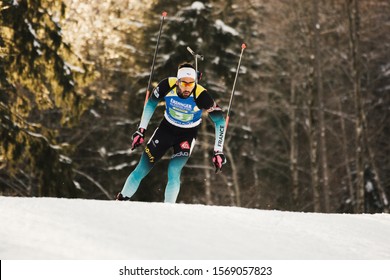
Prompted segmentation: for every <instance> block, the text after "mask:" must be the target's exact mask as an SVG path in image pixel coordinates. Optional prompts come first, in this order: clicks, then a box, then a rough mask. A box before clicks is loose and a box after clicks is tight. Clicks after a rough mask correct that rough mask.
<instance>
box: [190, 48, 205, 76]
mask: <svg viewBox="0 0 390 280" xmlns="http://www.w3.org/2000/svg"><path fill="white" fill-rule="evenodd" d="M187 51H189V52H190V54H192V56H193V57H194V58H195V71H196V82H198V58H200V60H203V59H204V56H203V55H200V54H197V53H196V52H194V51H193V50H192V49H191V48H190V47H188V46H187Z"/></svg>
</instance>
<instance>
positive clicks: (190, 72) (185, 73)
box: [177, 67, 196, 80]
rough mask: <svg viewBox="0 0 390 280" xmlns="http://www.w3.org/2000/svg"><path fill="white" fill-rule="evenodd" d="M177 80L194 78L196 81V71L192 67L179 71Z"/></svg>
mask: <svg viewBox="0 0 390 280" xmlns="http://www.w3.org/2000/svg"><path fill="white" fill-rule="evenodd" d="M177 78H178V79H181V78H193V79H194V80H196V71H195V69H194V68H191V67H183V68H180V69H179V70H177Z"/></svg>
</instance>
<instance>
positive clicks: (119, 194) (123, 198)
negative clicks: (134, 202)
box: [116, 192, 130, 201]
mask: <svg viewBox="0 0 390 280" xmlns="http://www.w3.org/2000/svg"><path fill="white" fill-rule="evenodd" d="M116 200H117V201H128V200H130V197H127V196H123V195H122V194H121V193H120V192H119V193H118V194H117V195H116Z"/></svg>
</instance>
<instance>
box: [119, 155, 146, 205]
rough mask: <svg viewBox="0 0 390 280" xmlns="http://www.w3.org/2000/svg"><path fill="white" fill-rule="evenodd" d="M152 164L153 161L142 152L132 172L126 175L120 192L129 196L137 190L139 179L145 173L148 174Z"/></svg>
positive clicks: (143, 176)
mask: <svg viewBox="0 0 390 280" xmlns="http://www.w3.org/2000/svg"><path fill="white" fill-rule="evenodd" d="M153 165H154V163H151V162H150V161H149V159H148V156H147V155H146V153H145V152H143V153H142V156H141V159H140V161H139V163H138V165H137V167H136V168H135V169H134V170H133V172H131V174H130V175H129V177H127V179H126V182H125V185H124V186H123V189H122V191H121V194H122V195H123V196H124V197H129V198H131V197H132V196H133V195H134V194H135V192H136V191H137V189H138V187H139V184H140V183H141V180H142V179H143V178H145V176H146V175H148V173H149V171H150V170H151V169H152V167H153Z"/></svg>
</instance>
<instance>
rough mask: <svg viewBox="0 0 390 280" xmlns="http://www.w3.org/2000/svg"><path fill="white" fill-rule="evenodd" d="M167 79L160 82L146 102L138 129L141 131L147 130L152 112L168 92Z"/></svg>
mask: <svg viewBox="0 0 390 280" xmlns="http://www.w3.org/2000/svg"><path fill="white" fill-rule="evenodd" d="M170 88H171V86H170V84H169V78H166V79H164V80H162V81H161V82H160V83H159V84H158V85H157V86H156V87H155V88H154V89H153V91H152V94H151V95H150V97H149V99H148V101H147V102H146V104H145V108H144V111H143V112H142V117H141V122H140V125H139V127H140V128H143V129H145V130H146V129H147V128H148V124H149V121H150V119H151V118H152V116H153V114H154V111H155V110H156V108H157V105H158V103H159V102H160V101H161V100H162V99H163V98H164V96H165V95H167V93H168V92H169V91H170Z"/></svg>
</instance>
